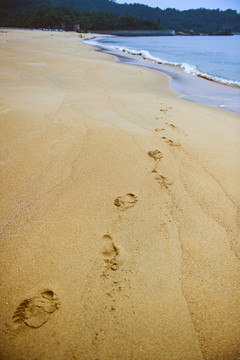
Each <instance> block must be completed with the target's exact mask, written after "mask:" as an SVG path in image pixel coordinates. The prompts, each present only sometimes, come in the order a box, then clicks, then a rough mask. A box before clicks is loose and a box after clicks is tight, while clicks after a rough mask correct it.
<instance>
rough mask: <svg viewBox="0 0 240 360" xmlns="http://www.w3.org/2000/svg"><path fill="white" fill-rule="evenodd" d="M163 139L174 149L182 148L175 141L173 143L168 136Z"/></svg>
mask: <svg viewBox="0 0 240 360" xmlns="http://www.w3.org/2000/svg"><path fill="white" fill-rule="evenodd" d="M162 139H163V140H165V141H166V143H167V144H168V145H170V146H172V147H175V146H181V144H180V143H178V142H175V141H173V140H171V139H168V138H167V137H166V136H163V137H162Z"/></svg>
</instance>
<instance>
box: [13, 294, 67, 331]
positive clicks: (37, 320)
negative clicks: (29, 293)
mask: <svg viewBox="0 0 240 360" xmlns="http://www.w3.org/2000/svg"><path fill="white" fill-rule="evenodd" d="M59 306H60V303H59V300H58V297H57V295H56V294H54V292H53V291H51V290H47V291H44V292H42V293H41V294H40V295H37V296H34V297H33V298H30V299H26V300H23V301H22V302H21V303H20V305H19V306H18V307H17V309H16V311H15V312H14V314H13V317H12V320H13V322H14V324H15V325H21V324H22V323H24V324H26V325H27V326H29V327H31V328H35V329H36V328H39V327H41V326H42V325H43V324H45V323H46V322H47V321H48V319H49V316H50V315H51V314H52V313H53V312H54V311H55V310H56V309H58V308H59Z"/></svg>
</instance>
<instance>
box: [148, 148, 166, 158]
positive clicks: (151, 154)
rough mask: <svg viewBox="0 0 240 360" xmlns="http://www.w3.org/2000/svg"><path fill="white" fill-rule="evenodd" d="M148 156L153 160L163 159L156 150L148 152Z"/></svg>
mask: <svg viewBox="0 0 240 360" xmlns="http://www.w3.org/2000/svg"><path fill="white" fill-rule="evenodd" d="M148 156H150V157H152V158H153V159H154V160H160V159H161V158H162V157H163V154H162V153H161V151H159V150H158V149H156V150H151V151H148Z"/></svg>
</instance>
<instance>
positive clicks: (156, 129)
mask: <svg viewBox="0 0 240 360" xmlns="http://www.w3.org/2000/svg"><path fill="white" fill-rule="evenodd" d="M164 130H165V129H164V128H161V129H159V128H155V129H154V131H156V132H160V131H164Z"/></svg>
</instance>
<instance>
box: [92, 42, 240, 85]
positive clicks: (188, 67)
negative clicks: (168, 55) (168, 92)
mask: <svg viewBox="0 0 240 360" xmlns="http://www.w3.org/2000/svg"><path fill="white" fill-rule="evenodd" d="M100 39H101V38H100V37H96V38H94V39H91V40H88V41H87V42H88V43H91V44H93V45H97V46H99V45H100V44H99V42H98V40H100ZM101 45H102V44H101ZM104 47H105V48H107V49H114V50H120V51H122V52H124V53H125V54H129V55H135V56H139V57H141V58H142V59H143V60H147V61H152V62H154V63H157V64H163V65H172V66H177V67H180V68H181V69H182V70H183V71H185V72H186V73H187V74H192V75H195V76H199V77H201V78H204V79H207V80H211V81H215V82H218V83H221V84H225V85H231V86H237V87H240V82H239V81H234V80H227V79H224V78H221V77H219V76H213V75H210V74H207V73H204V72H201V71H199V70H198V69H197V67H196V66H195V65H192V64H188V63H177V62H171V61H167V60H164V59H160V58H158V57H155V56H152V55H151V53H150V52H149V51H147V50H135V49H128V48H126V47H119V46H113V45H109V44H107V45H106V44H104Z"/></svg>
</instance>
